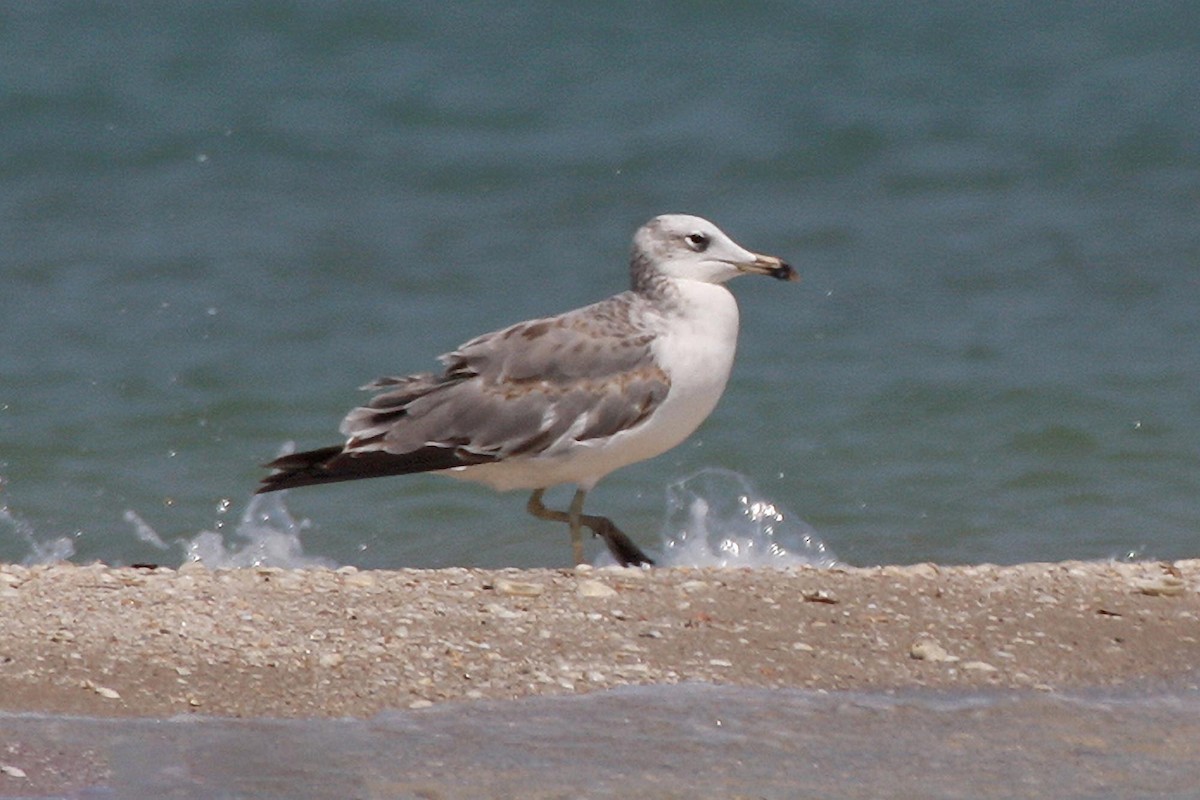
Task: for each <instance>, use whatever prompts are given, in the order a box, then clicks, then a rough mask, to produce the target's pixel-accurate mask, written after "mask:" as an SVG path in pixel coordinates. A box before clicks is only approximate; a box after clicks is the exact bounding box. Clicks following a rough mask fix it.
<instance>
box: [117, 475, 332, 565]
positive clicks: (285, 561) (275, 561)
mask: <svg viewBox="0 0 1200 800" xmlns="http://www.w3.org/2000/svg"><path fill="white" fill-rule="evenodd" d="M227 507H228V503H227V502H226V501H222V502H221V507H220V509H219V510H221V511H223V510H224V509H225V508H227ZM125 520H126V521H127V522H129V523H130V524H132V525H133V527H134V533H135V535H136V536H137V537H138V538H139V539H141V540H142V541H144V542H148V543H150V544H152V545H154V546H155V547H157V548H158V549H160V550H168V549H170V548H171V545H169V544H167V543H166V542H164V541H163V540H162V537H160V536H159V535H158V533H157V532H156V531H155V530H154V529H153V528H151V527H150V526H149V525H148V524H146V522H145V521H144V520H142V519H141V517H139V516H138V515H137V513H136V512H134V511H126V512H125ZM309 526H310V523H309V521H308V520H303V519H302V520H297V519H296V518H295V517H293V516H292V515H291V512H289V511H288V509H287V506H285V505H284V503H283V493H282V492H274V493H271V494H256V495H251V497H250V501H249V502H248V503H247V504H246V508H245V510H244V511H243V512H242V516H241V519H240V520H239V521H238V524H237V527H236V528H234V530H233V535H232V536H230V537H229V540H228V541H226V537H225V536H224V535H223V534H222V533H221V532H220V531H219V530H217V531H201V532H200V533H198V534H196V535H195V536H192V537H190V538H186V537H185V538H179V539H175V540H174V542H173V544H174V545H176V546H178V547H180V548H181V549H182V550H183V561H184V563H189V562H190V563H198V564H203V565H204V566H206V567H208V568H209V569H221V568H229V567H281V568H284V569H304V568H308V567H336V566H338V565H337V563H336V562H334V561H333V560H332V559H328V558H323V557H321V556H311V555H306V554H305V552H304V547H303V546H302V545H301V542H300V534H301V533H302V532H303V531H304V530H305V529H306V528H308V527H309ZM217 527H218V528H221V527H223V526H222V525H218V526H217Z"/></svg>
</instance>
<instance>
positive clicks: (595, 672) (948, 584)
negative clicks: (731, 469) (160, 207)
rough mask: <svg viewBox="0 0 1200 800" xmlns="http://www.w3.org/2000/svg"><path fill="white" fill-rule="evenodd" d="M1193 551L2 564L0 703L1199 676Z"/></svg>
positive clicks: (31, 706)
mask: <svg viewBox="0 0 1200 800" xmlns="http://www.w3.org/2000/svg"><path fill="white" fill-rule="evenodd" d="M1198 589H1200V560H1188V561H1178V562H1174V563H1170V564H1168V563H1139V564H1126V563H1096V562H1087V563H1059V564H1023V565H1017V566H1010V567H995V566H987V565H984V566H972V567H938V566H934V565H928V564H922V565H915V566H907V567H881V568H844V569H843V568H835V569H828V568H827V569H816V568H813V569H789V570H782V571H774V570H753V571H752V570H712V569H659V570H630V569H589V568H581V569H578V570H557V571H556V570H468V569H446V570H436V571H426V570H397V571H379V572H366V571H358V570H355V569H353V568H343V569H339V570H320V569H316V570H303V571H300V570H297V571H290V570H280V569H242V570H218V571H209V570H207V569H204V568H202V567H194V566H189V567H185V568H183V569H180V570H170V569H162V568H159V569H134V568H121V569H116V568H109V567H105V566H101V565H94V566H72V565H52V566H37V567H21V566H14V565H0V610H2V611H3V613H2V614H0V711H8V712H45V713H53V714H74V715H87V716H111V717H129V716H146V717H166V716H172V715H179V714H203V715H215V716H232V717H293V718H294V717H345V716H350V717H367V716H371V715H374V714H376V713H378V712H380V711H384V710H388V709H419V708H425V707H428V706H430V705H431V704H438V703H442V702H444V701H448V700H477V699H485V698H486V699H510V698H518V697H527V696H532V695H552V694H568V693H583V692H592V691H597V690H602V689H608V688H612V687H617V686H625V685H631V684H676V683H685V682H694V681H700V682H706V683H711V684H717V685H730V686H742V687H758V688H772V687H787V688H796V689H815V690H868V691H870V690H892V689H898V690H905V689H917V688H922V687H926V688H933V689H939V690H964V689H998V688H1002V689H1028V690H1040V691H1063V690H1077V689H1089V688H1105V687H1130V686H1134V687H1151V688H1153V687H1159V686H1163V687H1170V688H1173V689H1184V690H1187V689H1192V688H1195V683H1196V680H1197V673H1196V672H1195V667H1196V665H1197V664H1200V624H1198V620H1200V592H1198V591H1197V590H1198Z"/></svg>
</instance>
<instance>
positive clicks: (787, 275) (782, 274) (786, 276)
mask: <svg viewBox="0 0 1200 800" xmlns="http://www.w3.org/2000/svg"><path fill="white" fill-rule="evenodd" d="M771 277H772V278H775V279H776V280H780V281H798V280H800V275H799V273H797V272H796V270H794V269H792V265H791V264H788V263H786V262H781V263H780V264H779V266H778V267H775V268H774V269H772V270H771Z"/></svg>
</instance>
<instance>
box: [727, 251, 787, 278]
mask: <svg viewBox="0 0 1200 800" xmlns="http://www.w3.org/2000/svg"><path fill="white" fill-rule="evenodd" d="M753 255H754V260H753V261H742V262H738V263H736V264H734V266H735V267H737V268H738V271H739V272H748V273H751V274H753V275H770V276H771V277H772V278H775V279H777V280H781V281H798V280H800V276H799V275H798V274H797V273H796V270H794V269H792V266H791V264H788V263H787V262H786V261H784V260H783V259H782V258H776V257H775V256H764V255H760V254H758V253H754V254H753Z"/></svg>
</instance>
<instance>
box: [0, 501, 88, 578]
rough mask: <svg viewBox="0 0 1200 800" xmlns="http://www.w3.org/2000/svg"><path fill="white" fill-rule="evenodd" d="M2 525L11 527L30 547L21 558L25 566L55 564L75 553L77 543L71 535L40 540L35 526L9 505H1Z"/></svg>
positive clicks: (18, 537) (0, 518) (0, 521)
mask: <svg viewBox="0 0 1200 800" xmlns="http://www.w3.org/2000/svg"><path fill="white" fill-rule="evenodd" d="M0 526H2V527H5V528H9V529H11V530H12V532H13V534H14V535H15V536H16V537H17V539H19V540H21V541H23V542H25V544H26V545H27V546H28V547H29V551H28V553H27V554H26V555H25V556H24V557H23V558H22V559H21V563H22V564H24V565H25V566H32V565H33V564H53V563H54V562H56V561H66V560H67V559H68V558H70V557H71V556H73V555H75V543H74V542H72V541H71V539H70V538H69V537H66V536H57V537H55V538H53V539H49V540H47V541H41V540H39V539H38V538H37V534H36V532H35V531H34V529H33V526H32V525H30V524H29V523H28V522H27V521H26V520H24V519H22V518H21V517H18V516H17V515H16V514H13V513H12V512H11V511H10V510H9V508H8V506H0Z"/></svg>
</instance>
